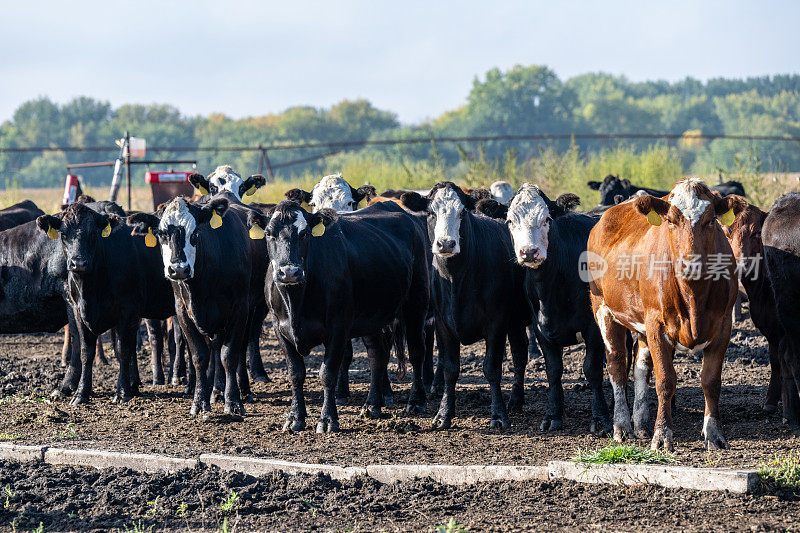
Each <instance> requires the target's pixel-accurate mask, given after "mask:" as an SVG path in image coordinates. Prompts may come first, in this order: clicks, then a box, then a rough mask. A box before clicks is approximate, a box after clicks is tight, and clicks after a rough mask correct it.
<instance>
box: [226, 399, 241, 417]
mask: <svg viewBox="0 0 800 533" xmlns="http://www.w3.org/2000/svg"><path fill="white" fill-rule="evenodd" d="M222 412H223V413H225V414H226V415H234V416H239V417H242V416H244V405H242V404H241V402H225V407H224V408H223V410H222Z"/></svg>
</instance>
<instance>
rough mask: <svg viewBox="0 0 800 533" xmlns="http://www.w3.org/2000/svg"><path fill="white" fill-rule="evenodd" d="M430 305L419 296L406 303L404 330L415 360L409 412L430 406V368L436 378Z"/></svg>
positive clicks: (422, 410)
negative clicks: (428, 381) (426, 385)
mask: <svg viewBox="0 0 800 533" xmlns="http://www.w3.org/2000/svg"><path fill="white" fill-rule="evenodd" d="M426 292H427V290H426ZM412 294H418V292H417V290H416V289H415V290H413V291H412ZM427 308H428V305H427V303H425V304H424V305H423V304H422V303H421V302H420V301H418V300H417V301H411V300H409V301H408V302H406V304H405V305H404V306H403V325H404V327H403V334H404V335H405V341H406V348H407V350H408V359H409V362H410V363H411V390H410V391H409V393H408V402H407V403H406V413H407V414H422V413H424V412H425V411H426V410H427V394H426V389H425V372H426V370H427V371H428V373H429V377H430V379H431V380H432V379H433V327H432V326H433V324H432V323H431V322H430V321H428V320H427V319H426V316H425V315H426V314H427ZM422 310H424V311H422ZM429 335H430V337H429ZM396 344H397V343H396ZM429 348H430V351H429Z"/></svg>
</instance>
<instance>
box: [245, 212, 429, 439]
mask: <svg viewBox="0 0 800 533" xmlns="http://www.w3.org/2000/svg"><path fill="white" fill-rule="evenodd" d="M248 225H250V226H251V227H252V228H254V229H255V227H256V226H258V227H259V228H263V230H264V233H265V236H266V240H267V248H268V251H269V258H270V266H269V270H268V272H267V276H266V282H265V287H264V290H265V295H266V298H267V302H268V304H269V307H270V310H271V311H272V315H273V318H274V327H275V332H276V334H277V336H278V340H279V342H280V344H281V346H282V347H283V350H284V352H285V354H286V359H287V363H288V367H289V373H290V376H291V380H292V406H291V408H290V410H289V414H288V418H287V420H286V424H285V425H284V430H292V431H298V430H302V429H304V428H305V426H306V416H307V413H306V405H305V398H304V394H303V384H304V382H305V374H306V368H305V363H304V361H303V358H304V357H305V356H307V355H308V354H309V352H310V350H311V349H312V348H313V347H314V346H317V345H319V344H324V345H325V359H324V363H323V366H322V369H321V370H320V378H321V379H322V385H323V390H324V400H323V404H322V413H321V416H320V419H319V422H318V423H317V428H316V429H317V432H318V433H327V432H332V431H338V430H339V419H338V414H337V410H336V402H335V392H336V381H337V374H338V372H339V368H340V365H341V363H342V355H343V352H344V349H345V345H346V344H347V342H348V341H349V340H350V339H351V338H353V337H361V338H362V339H364V343H365V345H366V347H367V352H368V354H369V361H370V370H371V375H372V381H371V384H370V392H369V396H368V397H367V402H366V405H365V409H366V410H368V411H369V413H370V415H371V416H377V415H378V414H379V412H380V407H381V401H382V400H381V392H380V391H381V390H382V384H381V383H380V381H381V380H382V378H383V376H384V369H385V367H386V364H387V362H388V357H389V355H388V346H386V344H385V342H384V340H383V338H382V337H383V335H382V332H383V331H385V329H386V328H387V326H389V325H390V324H392V322H393V321H394V319H395V318H397V317H401V319H402V321H403V323H404V325H405V334H406V343H407V345H408V352H409V355H410V359H411V363H412V366H413V368H414V376H413V383H412V387H411V394H410V396H409V407H408V410H409V411H410V412H414V411H417V410H420V409H424V406H425V393H424V390H423V384H422V377H421V364H422V359H423V354H424V351H425V342H424V337H425V335H424V324H425V318H426V313H427V309H428V299H429V274H428V272H429V271H428V264H427V261H426V258H425V240H424V236H423V233H422V228H421V227H420V226H419V225H418V224H417V223H416V222H415V221H414V220H413V217H412V216H411V215H409V214H408V213H406V212H405V211H404V210H403V209H402V208H401V207H399V206H397V205H389V204H379V205H375V206H371V207H368V208H366V209H362V210H359V211H357V212H354V213H342V214H337V213H336V212H335V211H333V210H328V209H323V210H320V211H318V212H316V213H310V212H308V211H306V210H305V209H303V208H302V207H301V206H300V204H298V203H296V202H292V201H283V202H281V203H280V204H278V206H277V207H276V208H275V209H274V210H273V211H272V213H270V214H269V216H262V215H260V214H256V213H253V214H251V215H250V218H249V223H248Z"/></svg>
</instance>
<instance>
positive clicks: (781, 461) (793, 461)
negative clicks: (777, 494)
mask: <svg viewBox="0 0 800 533" xmlns="http://www.w3.org/2000/svg"><path fill="white" fill-rule="evenodd" d="M758 475H759V477H761V481H762V482H763V483H764V484H765V485H766V486H767V488H770V489H774V490H780V491H783V492H786V493H788V494H790V495H791V496H794V497H800V452H795V453H791V454H789V455H787V456H786V457H775V458H774V459H772V460H771V461H770V462H768V463H767V464H764V465H761V468H760V469H759V470H758Z"/></svg>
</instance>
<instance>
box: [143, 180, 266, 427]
mask: <svg viewBox="0 0 800 533" xmlns="http://www.w3.org/2000/svg"><path fill="white" fill-rule="evenodd" d="M229 194H230V193H227V192H224V193H221V194H218V195H216V196H214V197H211V198H209V199H207V201H205V202H203V203H198V204H193V203H190V202H188V201H187V200H186V199H185V198H180V197H179V198H175V199H173V200H171V201H170V202H169V203H168V204H167V205H166V206H165V207H164V209H163V211H161V212H159V213H158V214H157V215H149V214H143V213H140V214H137V215H133V216H131V217H130V218H129V219H128V220H129V222H130V223H131V224H132V225H135V227H136V229H135V230H134V231H135V233H137V234H143V235H145V239H151V240H152V237H151V235H157V238H158V241H159V243H160V245H161V256H162V258H163V274H162V275H163V277H162V279H164V278H166V279H167V280H169V281H170V283H171V284H172V292H174V295H175V309H174V311H175V314H176V316H177V320H178V323H179V324H180V327H181V330H182V331H183V334H184V336H185V338H186V341H187V343H188V345H189V351H190V352H191V355H192V363H193V366H194V368H195V379H196V385H195V387H194V401H193V402H192V408H191V413H192V414H198V413H201V412H202V413H203V414H204V416H206V415H207V413H208V412H209V411H210V410H211V403H210V400H211V384H210V383H209V379H208V374H207V371H208V366H209V362H210V361H211V355H212V353H213V352H215V351H217V350H219V351H220V360H221V363H222V366H223V368H224V372H225V395H224V398H225V407H224V410H225V412H226V413H232V414H243V413H244V407H243V405H242V392H245V393H247V391H242V390H241V389H240V385H241V386H242V387H243V388H244V387H245V386H246V385H245V384H246V381H247V374H246V372H242V368H244V366H243V365H242V366H240V365H239V362H240V360H242V359H243V358H244V352H245V347H246V344H247V340H248V339H247V332H248V326H249V325H250V316H251V313H250V311H251V309H252V303H253V301H256V300H258V299H259V295H258V292H259V291H261V289H262V288H263V279H264V273H265V270H266V259H265V257H264V252H263V249H264V245H263V244H260V245H259V243H257V242H256V241H252V240H251V239H248V238H247V231H246V229H245V213H246V212H249V211H250V210H249V209H247V208H245V207H244V206H240V205H237V204H234V205H231V204H232V203H234V202H236V200H235V197H228V196H227V195H229ZM229 207H232V208H231V209H229ZM260 298H262V299H263V296H261V297H260ZM262 318H263V317H262ZM242 374H244V375H242Z"/></svg>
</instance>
